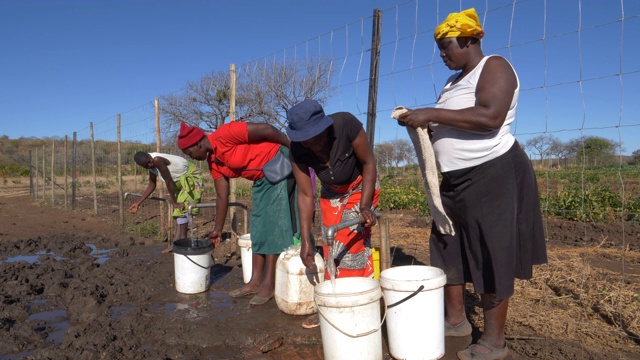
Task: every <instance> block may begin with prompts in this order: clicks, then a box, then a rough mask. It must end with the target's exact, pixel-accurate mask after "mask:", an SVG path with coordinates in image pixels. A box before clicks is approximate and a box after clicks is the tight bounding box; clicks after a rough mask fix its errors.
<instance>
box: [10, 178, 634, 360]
mask: <svg viewBox="0 0 640 360" xmlns="http://www.w3.org/2000/svg"><path fill="white" fill-rule="evenodd" d="M0 207H1V209H2V210H1V212H0V283H1V284H2V291H1V294H0V359H22V358H24V359H282V360H285V359H287V360H289V359H323V351H322V338H321V335H320V329H319V328H316V329H311V330H305V329H303V328H302V327H301V326H300V324H301V322H302V320H303V319H304V316H291V315H287V314H284V313H282V312H281V311H280V310H279V309H278V307H277V305H276V303H275V301H273V300H272V301H270V302H268V303H267V304H265V305H262V306H251V305H249V303H248V298H242V299H232V298H230V297H229V296H228V295H227V293H228V292H229V291H230V290H232V289H235V288H237V287H238V286H240V285H241V282H242V270H241V267H239V265H240V256H239V253H238V252H237V251H236V247H235V246H234V245H233V244H231V243H230V242H231V241H229V242H228V243H227V244H224V245H222V246H220V247H219V248H217V249H216V250H214V258H215V259H216V264H215V265H214V267H213V268H212V285H211V288H210V290H209V291H207V292H205V293H202V294H196V295H184V294H180V293H178V292H177V291H176V290H175V283H174V267H173V260H174V255H172V254H168V255H167V254H161V252H160V251H161V250H162V249H163V248H164V247H165V246H166V243H160V242H157V241H154V240H150V239H145V238H140V237H137V236H135V235H132V234H130V233H126V232H124V231H123V230H122V229H121V228H119V227H118V226H116V225H114V224H112V223H110V222H107V221H103V220H99V219H97V218H94V217H93V216H91V215H88V214H86V213H84V212H71V211H67V210H61V209H56V208H51V207H48V206H45V205H42V204H40V203H38V202H33V201H31V200H30V198H29V196H28V193H27V192H26V189H5V190H4V191H0ZM383 216H384V217H386V218H388V219H389V220H390V225H391V229H390V233H391V246H392V248H391V253H392V256H393V259H392V265H393V266H398V265H405V264H428V246H427V238H428V233H429V231H428V228H427V224H426V222H425V221H424V220H423V219H420V218H418V217H416V216H415V215H414V214H411V213H407V212H396V213H383ZM545 224H546V231H547V235H548V242H549V254H550V264H549V265H545V266H542V267H539V269H536V275H535V278H534V279H533V280H532V281H527V282H525V281H519V282H518V284H517V288H518V290H517V293H516V296H515V297H514V298H513V300H512V302H511V307H510V314H509V319H508V321H507V325H506V332H507V336H508V339H509V340H508V344H509V347H510V349H511V355H510V356H509V358H510V359H530V358H538V359H638V358H640V340H639V335H640V330H639V329H640V320H639V319H638V316H639V315H638V314H639V313H640V286H639V284H640V256H639V251H640V227H638V226H637V225H633V224H625V225H624V226H621V224H610V225H603V224H598V225H595V226H593V225H589V224H583V223H571V222H566V221H560V220H553V219H546V221H545ZM469 290H471V289H469ZM602 294H605V295H602ZM477 305H478V304H477V298H476V297H474V296H473V294H472V292H470V293H469V297H468V302H467V311H468V313H469V314H470V317H471V321H472V323H473V325H474V333H473V335H472V336H473V338H477V337H478V336H479V335H480V333H479V331H480V330H481V328H482V318H481V316H480V314H479V308H478V307H477ZM425 326H428V324H425ZM384 331H386V329H384V328H383V334H385V332H384ZM383 339H384V336H383ZM470 341H472V337H468V338H462V339H447V354H445V357H444V358H445V359H455V350H458V349H461V348H464V347H466V345H467V344H468V343H469V342H470ZM384 354H385V359H391V357H390V355H389V353H388V350H387V348H386V345H385V346H384Z"/></svg>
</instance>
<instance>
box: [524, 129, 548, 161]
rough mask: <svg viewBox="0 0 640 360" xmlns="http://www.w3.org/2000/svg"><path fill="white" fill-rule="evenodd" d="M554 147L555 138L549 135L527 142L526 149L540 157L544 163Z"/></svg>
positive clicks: (539, 136)
mask: <svg viewBox="0 0 640 360" xmlns="http://www.w3.org/2000/svg"><path fill="white" fill-rule="evenodd" d="M552 145H553V136H551V135H549V134H543V135H538V136H536V137H534V138H532V139H529V140H527V142H526V143H525V147H526V148H527V149H529V151H531V152H532V153H536V154H538V155H539V156H540V163H541V164H543V163H544V158H545V156H547V154H548V153H549V149H550V148H551V146H552Z"/></svg>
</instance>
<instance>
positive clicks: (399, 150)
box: [389, 139, 416, 168]
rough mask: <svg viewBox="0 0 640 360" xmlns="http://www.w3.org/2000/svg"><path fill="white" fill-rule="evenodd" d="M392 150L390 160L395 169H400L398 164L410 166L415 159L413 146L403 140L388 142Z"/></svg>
mask: <svg viewBox="0 0 640 360" xmlns="http://www.w3.org/2000/svg"><path fill="white" fill-rule="evenodd" d="M389 144H390V145H391V148H392V149H393V153H392V160H393V162H394V165H395V167H397V168H398V167H400V164H403V163H404V164H406V165H411V164H413V163H414V161H415V159H416V151H415V149H414V148H413V145H412V144H411V143H410V142H409V141H408V140H405V139H395V140H391V141H390V142H389Z"/></svg>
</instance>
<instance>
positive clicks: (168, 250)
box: [162, 247, 173, 254]
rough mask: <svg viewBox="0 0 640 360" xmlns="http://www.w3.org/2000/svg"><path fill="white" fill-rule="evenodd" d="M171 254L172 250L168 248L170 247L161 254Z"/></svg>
mask: <svg viewBox="0 0 640 360" xmlns="http://www.w3.org/2000/svg"><path fill="white" fill-rule="evenodd" d="M172 252H173V249H172V248H170V247H168V248H166V249H164V250H162V253H163V254H169V253H172Z"/></svg>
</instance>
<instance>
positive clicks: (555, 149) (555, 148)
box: [549, 136, 569, 167]
mask: <svg viewBox="0 0 640 360" xmlns="http://www.w3.org/2000/svg"><path fill="white" fill-rule="evenodd" d="M568 153H569V149H568V148H567V146H566V145H565V144H564V143H563V142H562V141H560V139H558V138H556V137H555V136H551V137H550V145H549V155H552V156H555V158H556V159H557V160H558V167H560V161H561V160H565V165H566V158H567V154H568ZM549 165H551V166H553V164H549Z"/></svg>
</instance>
